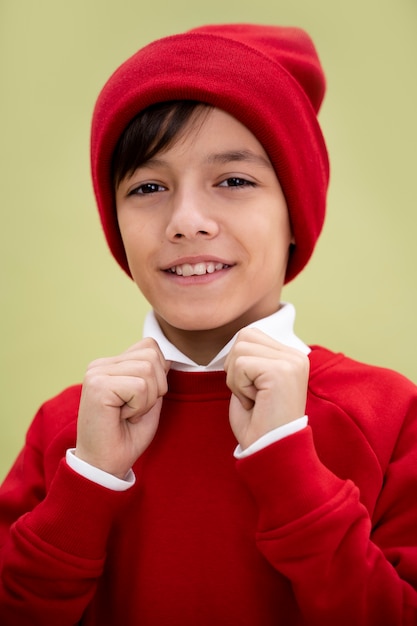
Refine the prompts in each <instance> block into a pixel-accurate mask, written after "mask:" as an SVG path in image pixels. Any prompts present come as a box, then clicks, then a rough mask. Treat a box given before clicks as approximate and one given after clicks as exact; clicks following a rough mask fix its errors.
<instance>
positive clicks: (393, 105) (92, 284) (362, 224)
mask: <svg viewBox="0 0 417 626" xmlns="http://www.w3.org/2000/svg"><path fill="white" fill-rule="evenodd" d="M245 21H247V22H248V21H249V22H258V23H262V22H265V23H275V24H284V25H297V26H302V27H304V28H306V29H307V30H308V31H309V32H310V34H311V35H312V36H313V39H314V40H315V42H316V46H317V48H318V51H319V54H320V56H321V59H322V62H323V65H324V67H325V70H326V74H327V79H328V93H327V97H326V100H325V104H324V106H323V110H322V114H321V122H322V126H323V129H324V132H325V135H326V138H327V142H328V147H329V151H330V156H331V163H332V179H331V187H330V194H329V203H328V218H327V221H326V226H325V230H324V234H323V236H322V239H321V243H320V244H319V246H318V248H317V251H316V253H315V255H314V257H313V260H312V262H311V264H310V265H309V267H308V268H307V269H306V270H305V271H304V272H303V274H302V275H301V276H300V277H298V278H297V279H296V281H295V282H294V283H293V284H291V285H289V286H288V287H287V288H286V290H285V292H284V298H285V299H287V300H291V301H293V302H294V303H295V304H296V306H297V311H298V316H297V326H296V330H297V332H298V334H299V335H300V336H301V337H302V338H303V339H304V340H305V341H307V342H309V343H321V344H323V345H326V346H328V347H330V348H332V349H335V350H342V351H344V352H346V353H347V354H349V355H351V356H353V357H355V358H357V359H360V360H363V361H367V362H371V363H375V364H379V365H383V366H389V367H392V368H394V369H396V370H399V371H400V372H402V373H403V374H405V375H406V376H408V377H409V378H412V379H413V380H415V381H417V362H416V356H415V352H416V333H415V324H416V313H415V310H416V305H417V289H416V284H415V283H416V280H415V266H416V264H417V247H416V226H417V212H416V179H417V171H416V164H417V121H416V112H417V63H416V61H417V3H416V0H396V1H395V2H392V1H389V2H388V1H387V0H350V2H338V1H336V0H315V1H312V0H311V1H302V0H275V1H274V2H273V1H271V0H256V2H254V0H239V1H234V0H221V1H220V0H210V2H207V1H206V2H204V3H199V2H198V1H196V0H194V1H193V2H191V1H189V2H187V1H185V0H176V1H175V2H171V1H170V0H152V1H151V2H146V3H145V2H138V1H136V2H133V1H130V0H114V1H113V2H109V1H106V0H71V2H69V1H68V0H65V1H64V0H43V1H42V0H38V1H37V0H1V1H0V89H1V98H0V124H1V135H0V136H1V140H0V158H1V228H0V237H1V241H0V251H1V255H2V256H1V298H2V301H1V316H2V323H1V337H0V346H1V372H0V374H1V376H0V380H1V387H0V391H1V405H2V410H1V417H0V420H1V423H0V478H1V477H2V476H4V474H5V473H6V471H7V468H8V467H9V466H10V464H11V462H12V460H13V459H14V457H15V456H16V454H17V453H18V450H19V448H20V447H21V445H22V443H23V438H24V434H25V431H26V429H27V427H28V425H29V423H30V421H31V419H32V417H33V415H34V413H35V411H36V409H37V407H38V406H39V404H40V403H41V402H43V401H44V400H45V399H47V398H48V397H50V396H51V395H53V394H55V393H57V392H59V391H60V390H61V389H62V388H64V387H66V386H67V385H69V384H72V383H75V382H79V381H81V379H82V377H83V373H84V370H85V368H86V365H87V364H88V362H89V361H90V360H92V359H94V358H96V357H99V356H109V355H112V354H115V353H118V352H120V351H122V350H123V349H124V348H126V347H128V346H129V345H130V344H132V343H133V342H134V341H136V340H138V339H139V338H140V336H141V326H142V321H143V317H144V313H145V311H146V310H147V305H146V303H145V302H144V301H143V300H142V298H141V296H140V295H139V294H138V292H137V290H136V288H135V286H134V285H133V284H131V282H130V281H129V280H128V279H127V278H126V277H125V276H124V275H123V273H122V272H121V271H120V270H119V269H118V267H117V265H116V264H115V263H114V261H113V260H112V258H111V256H110V254H109V252H108V251H107V248H106V245H105V242H104V238H103V236H102V234H101V229H100V226H99V222H98V217H97V215H96V211H95V205H94V199H93V196H92V192H91V187H90V178H89V158H88V151H89V146H88V143H89V124H90V118H91V112H92V108H93V105H94V101H95V98H96V96H97V93H98V91H99V89H100V88H101V86H102V85H103V83H104V81H105V80H106V79H107V78H108V76H109V75H110V73H111V72H112V71H113V70H114V69H115V68H116V67H117V65H119V64H120V63H121V62H122V61H124V60H125V58H127V56H129V55H130V54H132V53H133V52H135V51H136V50H137V48H139V47H141V46H142V45H144V44H145V43H147V42H148V41H150V40H152V39H154V38H157V37H160V36H164V35H168V34H171V33H173V32H176V31H182V30H185V29H187V28H191V27H193V26H197V25H200V24H203V23H210V22H213V23H214V22H217V23H218V22H245ZM244 71H245V70H244V68H242V72H244ZM389 392H390V390H389V389H387V393H389Z"/></svg>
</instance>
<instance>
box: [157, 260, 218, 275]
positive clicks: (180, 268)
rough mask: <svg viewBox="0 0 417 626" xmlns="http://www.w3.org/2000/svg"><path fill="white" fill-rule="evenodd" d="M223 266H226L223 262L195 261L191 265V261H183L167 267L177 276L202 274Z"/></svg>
mask: <svg viewBox="0 0 417 626" xmlns="http://www.w3.org/2000/svg"><path fill="white" fill-rule="evenodd" d="M224 267H228V265H224V264H223V263H213V262H211V261H210V262H209V263H196V264H195V265H191V263H183V264H182V265H174V267H171V268H170V269H169V271H170V272H172V273H173V274H177V275H178V276H194V275H197V276H202V275H203V274H206V273H207V274H213V272H217V271H218V270H221V269H223V268H224Z"/></svg>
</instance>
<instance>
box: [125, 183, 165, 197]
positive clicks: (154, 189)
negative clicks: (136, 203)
mask: <svg viewBox="0 0 417 626" xmlns="http://www.w3.org/2000/svg"><path fill="white" fill-rule="evenodd" d="M165 190H166V187H164V186H163V185H159V184H158V183H143V184H142V185H138V186H137V187H135V188H134V189H132V190H131V191H129V193H128V195H129V196H142V195H147V194H152V193H158V192H160V191H165Z"/></svg>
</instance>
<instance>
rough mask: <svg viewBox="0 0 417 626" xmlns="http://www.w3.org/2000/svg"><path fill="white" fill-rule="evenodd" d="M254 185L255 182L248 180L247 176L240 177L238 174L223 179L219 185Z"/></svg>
mask: <svg viewBox="0 0 417 626" xmlns="http://www.w3.org/2000/svg"><path fill="white" fill-rule="evenodd" d="M247 186H249V187H254V186H255V183H253V182H251V181H250V180H247V179H246V178H239V177H238V176H231V177H230V178H226V180H224V181H222V182H221V183H220V185H219V187H247Z"/></svg>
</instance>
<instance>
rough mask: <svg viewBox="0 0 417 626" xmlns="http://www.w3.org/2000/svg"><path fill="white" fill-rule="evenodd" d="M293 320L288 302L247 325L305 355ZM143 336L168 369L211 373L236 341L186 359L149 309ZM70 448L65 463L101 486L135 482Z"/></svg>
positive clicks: (283, 429)
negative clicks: (204, 359) (203, 358)
mask: <svg viewBox="0 0 417 626" xmlns="http://www.w3.org/2000/svg"><path fill="white" fill-rule="evenodd" d="M294 321H295V309H294V306H293V305H292V304H289V303H282V304H281V307H280V309H279V310H278V311H277V312H276V313H273V314H272V315H269V316H268V317H265V318H263V319H261V320H257V321H256V322H253V323H252V324H249V328H257V329H259V330H261V331H262V332H264V333H265V334H267V335H268V336H269V337H271V338H272V339H275V340H276V341H279V342H280V343H283V344H285V345H287V346H289V347H291V348H295V349H297V350H300V352H303V353H304V354H309V352H310V348H309V347H308V346H307V345H306V344H305V343H303V342H302V341H301V340H300V339H299V338H298V337H297V336H296V335H295V333H294ZM143 336H144V337H152V338H153V339H155V341H156V342H157V343H158V345H159V347H160V349H161V352H162V354H163V355H164V358H165V359H166V360H167V361H171V363H172V365H171V368H172V369H175V370H180V371H184V372H214V371H222V370H223V368H224V361H225V359H226V356H227V355H228V353H229V351H230V349H231V347H232V345H233V344H234V342H235V340H236V335H235V336H234V337H233V338H232V339H231V340H230V341H229V342H228V343H227V344H226V345H225V346H224V347H223V348H222V349H221V350H220V352H219V353H218V354H217V355H216V356H215V357H214V359H213V360H212V361H210V363H209V364H208V365H198V364H197V363H195V362H194V361H192V360H191V359H190V358H188V357H187V356H186V355H185V354H183V353H182V352H180V350H178V348H176V347H175V346H174V345H173V344H172V343H171V342H170V341H168V339H167V338H166V337H165V335H164V334H163V332H162V330H161V327H160V326H159V324H158V321H157V319H156V317H155V314H154V312H153V311H150V312H149V313H148V314H147V316H146V318H145V324H144V329H143ZM307 421H308V420H307V416H306V415H304V416H303V417H300V418H298V419H296V420H294V421H292V422H290V423H288V424H284V425H283V426H279V427H278V428H275V429H274V430H272V431H270V432H268V433H266V434H265V435H263V436H262V437H260V438H259V439H258V440H257V441H255V442H254V443H253V444H251V445H250V446H248V447H247V448H245V450H242V449H241V447H240V446H239V445H238V446H237V448H236V450H235V453H234V456H235V457H236V458H243V457H246V456H249V455H250V454H254V452H257V451H258V450H261V449H262V448H264V447H266V446H268V445H270V444H271V443H274V442H276V441H279V440H280V439H283V438H284V437H287V436H289V435H291V434H293V433H295V432H297V431H299V430H301V429H302V428H305V427H306V426H307ZM73 452H74V450H73V449H72V450H68V451H67V455H66V460H67V463H68V465H69V466H70V467H71V468H72V469H73V470H74V471H76V472H78V473H79V474H81V475H82V476H84V477H85V478H88V479H89V480H92V481H93V482H96V483H98V484H100V485H102V486H103V487H107V488H109V489H114V490H117V491H124V490H125V489H128V488H129V487H131V485H132V484H133V483H134V482H135V477H134V474H133V472H132V470H130V472H129V473H128V474H127V476H126V478H125V480H120V479H119V478H116V477H115V476H113V475H112V474H108V473H107V472H104V471H103V470H100V469H98V468H96V467H93V466H91V465H90V464H89V463H86V462H85V461H82V460H81V459H79V458H78V457H76V456H75V455H74V454H73Z"/></svg>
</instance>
